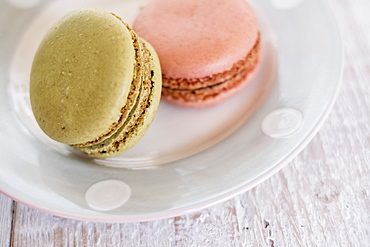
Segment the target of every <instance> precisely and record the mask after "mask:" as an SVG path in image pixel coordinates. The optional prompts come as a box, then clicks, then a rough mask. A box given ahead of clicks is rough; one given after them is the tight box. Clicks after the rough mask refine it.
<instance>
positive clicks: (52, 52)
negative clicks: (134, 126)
mask: <svg viewBox="0 0 370 247" xmlns="http://www.w3.org/2000/svg"><path fill="white" fill-rule="evenodd" d="M134 65H135V51H134V47H133V45H132V39H131V34H130V32H129V30H127V28H126V26H125V25H124V24H123V23H122V21H120V20H119V19H118V18H116V17H115V16H113V15H111V14H110V13H107V12H105V11H101V10H95V9H83V10H78V11H74V12H71V13H70V14H68V15H66V16H65V17H64V18H62V19H61V20H60V21H59V22H58V23H57V24H56V25H55V26H54V27H53V28H52V29H51V30H50V31H49V32H48V33H47V34H46V36H45V37H44V39H43V41H42V42H41V44H40V46H39V49H38V50H37V52H36V55H35V58H34V62H33V65H32V69H31V80H30V97H31V105H32V110H33V113H34V115H35V118H36V121H37V122H38V124H39V126H40V127H41V129H42V130H43V131H44V132H45V133H46V134H47V135H48V136H50V137H51V138H52V139H54V140H56V141H59V142H62V143H66V144H76V143H85V142H88V141H92V140H94V139H95V138H96V137H99V136H101V135H104V133H106V132H107V131H110V130H111V128H112V127H114V126H113V125H115V124H117V123H118V122H119V120H120V117H121V109H122V107H123V106H124V105H125V103H126V101H127V96H128V93H129V91H130V86H131V81H132V78H133V73H134Z"/></svg>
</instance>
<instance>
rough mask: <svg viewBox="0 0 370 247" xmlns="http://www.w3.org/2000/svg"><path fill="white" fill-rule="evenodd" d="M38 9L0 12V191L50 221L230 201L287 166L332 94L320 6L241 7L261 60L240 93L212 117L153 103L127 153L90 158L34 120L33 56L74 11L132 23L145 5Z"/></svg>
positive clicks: (101, 2)
mask: <svg viewBox="0 0 370 247" xmlns="http://www.w3.org/2000/svg"><path fill="white" fill-rule="evenodd" d="M31 2H32V3H33V4H31ZM39 2H40V1H37V0H34V1H30V4H28V5H24V4H23V5H22V4H20V3H22V2H21V1H15V0H7V1H5V2H4V1H2V2H1V3H0V9H1V15H0V21H1V22H0V35H1V40H2V42H1V44H0V45H1V47H0V49H1V50H0V52H1V53H0V79H1V81H0V82H1V83H0V148H1V150H2V153H1V156H0V192H2V193H4V194H6V195H8V196H10V197H12V198H14V199H15V200H17V201H20V202H22V203H24V204H27V205H29V206H31V207H34V208H37V209H39V210H42V211H45V212H49V213H51V214H55V215H59V216H63V217H68V218H74V219H81V220H89V221H103V222H131V221H146V220H153V219H160V218H165V217H172V216H176V215H181V214H185V213H188V212H192V211H194V210H199V209H201V208H204V207H207V206H210V205H213V204H215V203H218V202H221V201H224V200H227V199H229V198H231V197H234V196H236V195H238V194H240V193H242V192H245V191H247V190H248V189H250V188H251V187H253V186H255V185H257V184H258V183H260V182H262V181H264V180H265V179H267V178H268V177H270V176H271V175H273V174H274V173H275V172H277V171H278V170H279V169H281V168H282V167H283V166H284V165H285V164H287V163H288V162H289V161H290V160H291V159H293V158H294V157H295V156H296V155H297V154H298V153H299V152H300V151H301V150H302V149H303V148H304V146H305V145H306V144H307V143H308V142H309V141H310V140H311V139H312V137H313V136H314V135H315V133H316V132H317V131H318V129H319V127H320V126H321V124H322V123H323V121H324V120H325V118H326V117H327V115H328V113H329V111H330V109H331V107H332V105H333V103H334V100H335V98H336V95H337V91H338V88H339V84H340V83H339V81H340V76H341V68H342V48H341V43H340V36H339V34H338V31H337V26H336V22H335V20H334V17H333V15H332V13H331V11H330V10H329V8H328V6H327V4H326V2H325V1H322V0H309V1H308V0H290V1H286V0H259V1H249V2H250V3H251V5H252V6H253V7H254V8H255V10H256V12H257V15H258V18H259V21H260V27H261V33H262V41H263V43H262V47H263V56H262V63H261V66H260V67H259V70H258V72H257V75H256V77H255V79H254V80H253V82H252V83H251V84H250V85H249V86H248V87H247V88H246V89H245V90H243V91H242V92H240V93H239V94H238V95H237V96H235V97H234V98H232V99H230V100H228V101H227V102H225V103H223V104H221V105H219V106H216V107H212V108H208V109H183V108H179V107H175V106H171V105H169V104H166V103H161V104H160V107H159V111H158V115H157V116H156V118H155V120H154V122H153V125H152V126H151V127H150V129H149V131H148V133H147V135H145V137H144V138H143V139H142V140H141V141H140V142H139V144H138V145H137V146H135V147H134V148H133V149H132V150H130V151H128V152H127V153H125V154H124V155H122V156H121V157H118V158H115V159H108V160H104V161H99V160H94V159H89V158H86V157H84V156H83V155H80V154H78V153H75V152H74V151H73V150H71V149H70V148H69V147H67V146H65V145H62V144H59V143H56V142H54V141H52V140H50V139H49V138H48V137H46V136H45V135H44V134H43V133H42V131H41V130H40V129H39V128H38V126H37V124H36V123H35V120H34V118H33V115H32V112H31V110H30V105H29V98H28V75H29V71H30V65H31V63H32V59H33V54H34V52H35V50H36V48H37V46H38V44H39V42H40V40H41V38H42V37H43V35H44V34H45V32H46V30H47V29H48V28H49V27H50V25H52V24H53V23H54V22H55V21H56V20H57V19H59V18H60V17H61V16H63V15H64V14H65V13H67V12H69V11H71V10H73V9H77V8H81V7H99V8H103V9H106V10H108V11H112V12H115V13H116V14H118V15H119V16H121V17H122V18H123V19H124V20H125V21H126V22H128V23H132V21H133V20H134V18H135V15H136V14H137V12H138V11H139V9H140V8H141V7H142V6H144V4H145V3H146V2H147V1H135V0H109V1H105V0H83V1H70V0H68V1H65V0H64V1H61V0H59V1H51V2H50V3H49V4H45V2H41V3H39ZM9 23H11V25H9ZM270 88H271V90H269V89H270ZM256 95H257V96H256ZM265 96H267V97H265ZM112 179H113V180H118V181H122V182H124V184H121V185H122V188H125V189H127V191H128V193H126V194H125V195H121V196H123V197H125V198H124V199H122V200H118V201H117V200H116V201H115V202H114V203H116V204H114V205H117V207H115V208H114V207H113V208H112V207H110V208H109V205H108V208H109V209H110V210H106V211H101V209H102V208H99V207H98V206H97V205H90V206H89V204H88V203H87V201H86V197H85V193H86V191H88V193H87V194H88V197H87V200H88V202H90V203H91V202H92V201H91V199H89V198H91V195H94V193H101V192H95V191H99V189H97V187H96V185H95V186H93V187H91V186H92V185H94V184H96V183H98V182H101V181H105V180H112ZM103 183H104V182H103ZM101 184H102V183H98V184H97V185H101ZM112 184H115V183H112ZM108 185H109V184H108ZM89 188H90V189H89ZM92 188H93V189H92ZM92 191H94V192H92ZM110 192H111V191H110ZM107 193H109V186H108V191H107ZM112 193H114V192H112ZM122 193H123V192H122V191H120V194H122ZM87 194H86V195H87ZM116 199H117V198H116ZM118 199H119V198H118ZM94 200H99V195H97V197H96V198H94ZM122 204H123V205H122ZM121 205H122V206H121ZM110 206H112V205H110ZM108 208H107V209H108Z"/></svg>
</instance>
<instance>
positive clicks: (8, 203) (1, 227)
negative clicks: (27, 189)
mask: <svg viewBox="0 0 370 247" xmlns="http://www.w3.org/2000/svg"><path fill="white" fill-rule="evenodd" d="M12 217H13V201H12V200H11V199H10V198H8V197H6V196H4V195H2V194H0V246H10V240H11V230H12Z"/></svg>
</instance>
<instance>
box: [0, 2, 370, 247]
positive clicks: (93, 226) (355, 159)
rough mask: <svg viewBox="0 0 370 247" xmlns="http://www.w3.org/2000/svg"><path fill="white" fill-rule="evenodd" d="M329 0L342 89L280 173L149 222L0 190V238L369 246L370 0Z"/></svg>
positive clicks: (29, 242)
mask: <svg viewBox="0 0 370 247" xmlns="http://www.w3.org/2000/svg"><path fill="white" fill-rule="evenodd" d="M328 2H329V3H330V5H331V6H332V8H333V12H334V14H335V16H336V17H337V20H338V24H339V27H340V29H341V33H342V38H343V45H344V49H345V51H344V55H345V61H344V70H343V83H342V88H341V90H340V92H339V95H338V99H337V101H336V104H335V106H334V108H333V110H332V112H331V113H330V115H329V117H328V119H327V121H326V122H325V123H324V125H323V127H322V128H321V129H320V131H319V133H318V134H317V135H316V136H315V137H314V139H313V140H312V141H311V143H310V144H309V145H308V146H307V147H306V148H305V149H304V150H303V151H302V152H301V153H300V154H299V155H298V156H297V157H296V158H295V159H294V160H293V161H292V162H290V164H288V165H287V166H286V167H285V168H284V169H283V170H281V171H280V172H279V173H277V174H276V175H274V176H273V177H271V178H270V179H268V180H267V181H265V182H263V183H262V184H260V185H258V186H257V187H255V188H253V189H252V190H250V191H248V192H246V193H244V194H242V195H240V196H237V197H235V198H233V199H231V200H228V201H226V202H224V203H221V204H218V205H216V206H213V207H210V208H207V209H205V210H201V211H199V212H195V213H192V214H187V215H183V216H179V217H175V218H169V219H164V220H157V221H152V222H144V223H122V224H104V223H90V222H81V221H75V220H70V219H63V218H59V217H55V216H52V215H48V214H45V213H42V212H39V211H37V210H34V209H31V208H28V207H27V206H24V205H22V204H19V203H17V204H14V205H13V203H12V201H11V200H10V199H8V198H7V197H5V196H2V195H0V205H1V212H0V213H1V218H0V246H15V247H26V246H32V247H34V246H184V247H185V246H197V247H198V246H225V247H227V246H369V243H370V166H369V165H370V97H369V96H370V59H369V58H370V15H369V13H370V12H369V11H370V1H368V0H328ZM13 210H14V214H13V213H12V212H13ZM12 221H13V231H11V230H10V229H11V225H12Z"/></svg>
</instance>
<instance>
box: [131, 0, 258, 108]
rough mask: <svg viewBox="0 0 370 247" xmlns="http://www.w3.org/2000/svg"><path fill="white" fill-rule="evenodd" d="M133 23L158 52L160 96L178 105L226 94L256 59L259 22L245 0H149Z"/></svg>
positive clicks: (242, 81)
mask: <svg viewBox="0 0 370 247" xmlns="http://www.w3.org/2000/svg"><path fill="white" fill-rule="evenodd" d="M133 29H134V30H135V31H136V32H137V33H138V35H139V36H140V37H142V38H143V39H145V40H147V41H148V42H149V43H151V44H152V45H153V47H154V49H155V50H156V52H157V54H158V56H159V60H160V63H161V68H162V76H163V89H162V98H163V99H164V100H166V101H168V102H170V103H173V104H176V105H179V106H183V107H207V106H212V105H215V104H218V103H220V102H222V101H224V100H226V99H227V98H229V97H231V96H232V95H234V94H236V93H237V92H239V91H240V90H241V89H242V88H243V87H244V86H245V85H247V83H248V81H250V79H251V78H252V77H253V74H254V72H255V70H256V67H257V65H258V64H259V57H260V33H259V29H258V22H257V18H256V16H255V13H254V11H253V9H252V8H251V7H250V6H249V4H247V2H246V1H245V0H228V1H225V0H186V1H183V0H153V1H152V2H150V3H149V4H148V5H147V6H146V7H144V8H143V10H142V11H141V12H140V13H139V15H138V16H137V18H136V20H135V22H134V24H133Z"/></svg>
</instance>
